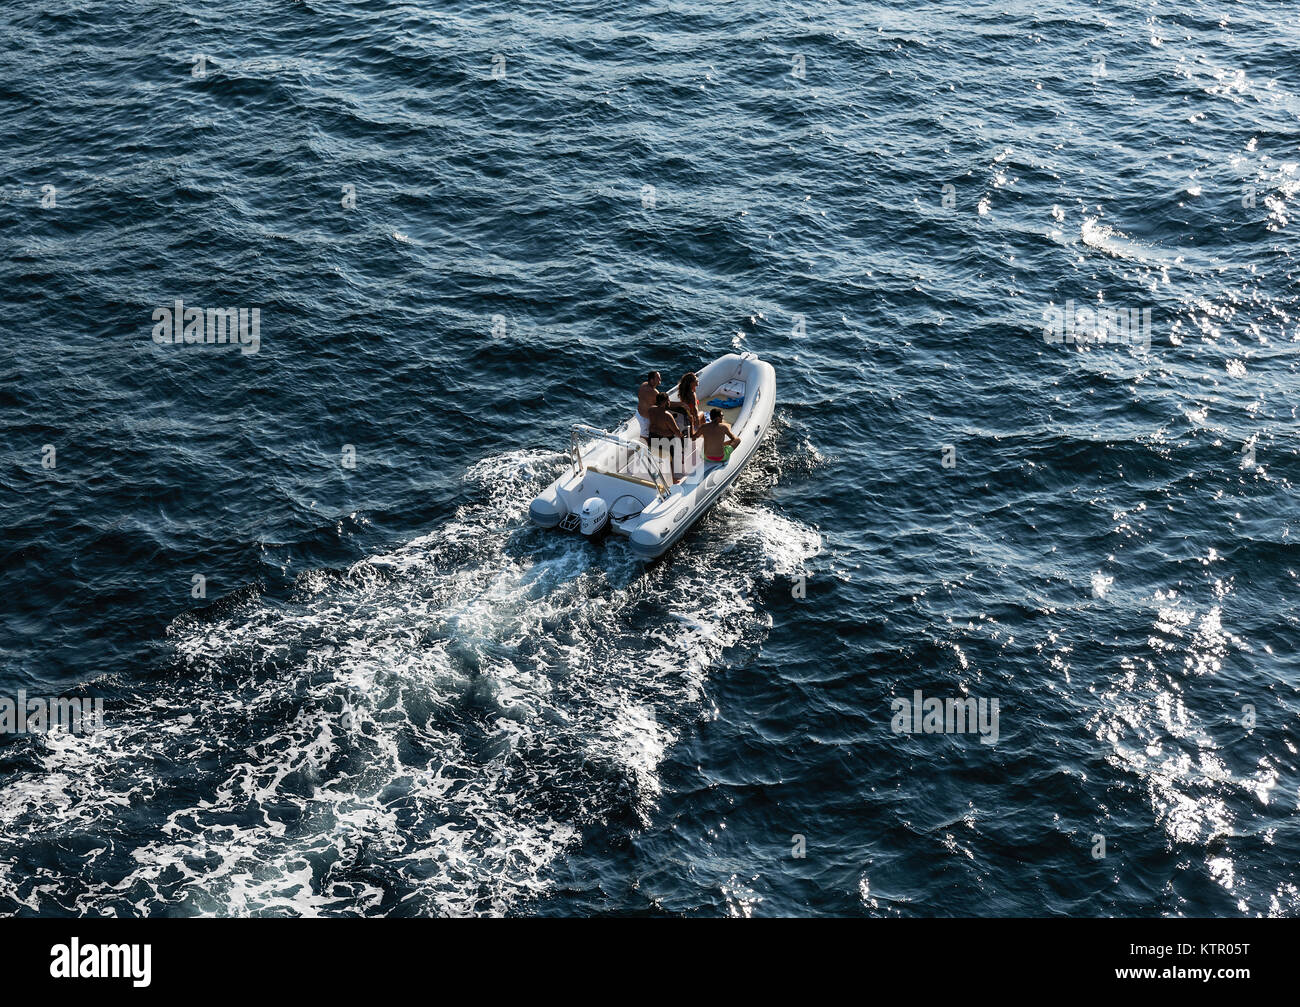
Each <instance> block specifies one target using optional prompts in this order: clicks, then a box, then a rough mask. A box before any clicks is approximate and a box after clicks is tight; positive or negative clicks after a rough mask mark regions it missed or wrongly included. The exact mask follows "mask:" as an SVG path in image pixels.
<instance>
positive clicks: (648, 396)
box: [636, 371, 662, 444]
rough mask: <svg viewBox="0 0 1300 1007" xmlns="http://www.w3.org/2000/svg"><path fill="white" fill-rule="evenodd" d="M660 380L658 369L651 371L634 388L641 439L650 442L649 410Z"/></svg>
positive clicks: (652, 404)
mask: <svg viewBox="0 0 1300 1007" xmlns="http://www.w3.org/2000/svg"><path fill="white" fill-rule="evenodd" d="M661 380H662V378H660V376H659V372H658V371H651V372H650V373H649V374H647V375H646V376H645V380H644V381H642V382H641V387H640V388H638V389H637V390H636V422H637V425H638V426H639V427H640V429H641V439H642V440H643V441H645V442H646V444H649V443H650V410H652V409H653V408H654V407H655V396H656V395H658V394H659V393H658V388H659V382H660V381H661Z"/></svg>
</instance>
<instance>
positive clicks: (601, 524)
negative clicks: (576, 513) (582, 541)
mask: <svg viewBox="0 0 1300 1007" xmlns="http://www.w3.org/2000/svg"><path fill="white" fill-rule="evenodd" d="M608 527H609V508H608V507H606V506H605V501H604V500H602V499H601V498H600V497H588V498H587V499H586V501H584V502H583V505H582V524H581V525H580V528H581V530H582V534H584V535H586V536H587V538H596V537H597V536H598V535H600V533H601V532H603V531H605V529H606V528H608Z"/></svg>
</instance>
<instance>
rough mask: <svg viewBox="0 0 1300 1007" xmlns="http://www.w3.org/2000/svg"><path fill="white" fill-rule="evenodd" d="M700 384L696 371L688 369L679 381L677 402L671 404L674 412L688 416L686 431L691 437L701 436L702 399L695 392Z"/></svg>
mask: <svg viewBox="0 0 1300 1007" xmlns="http://www.w3.org/2000/svg"><path fill="white" fill-rule="evenodd" d="M699 385H700V379H699V378H697V377H696V376H695V372H694V371H687V372H686V373H685V374H683V375H682V380H681V381H679V382H677V402H676V403H675V404H674V405H672V406H669V408H670V409H671V410H672V411H673V412H675V413H680V414H681V415H682V416H684V417H686V432H687V433H688V434H689V435H690V436H691V437H698V436H700V400H699V398H698V397H697V396H696V394H695V390H696V389H697V388H698V387H699Z"/></svg>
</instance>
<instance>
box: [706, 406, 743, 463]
mask: <svg viewBox="0 0 1300 1007" xmlns="http://www.w3.org/2000/svg"><path fill="white" fill-rule="evenodd" d="M700 436H701V437H703V438H704V458H705V460H706V461H711V462H725V461H726V460H727V459H729V458H730V457H731V452H732V450H733V449H735V448H738V447H740V438H739V437H737V436H736V435H735V434H733V433H732V432H731V426H730V425H729V424H727V423H723V422H722V410H721V409H719V408H717V407H716V406H715V407H714V408H712V409H710V410H709V422H708V423H706V424H704V426H702V427H700Z"/></svg>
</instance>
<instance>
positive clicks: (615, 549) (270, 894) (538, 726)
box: [0, 451, 820, 915]
mask: <svg viewBox="0 0 1300 1007" xmlns="http://www.w3.org/2000/svg"><path fill="white" fill-rule="evenodd" d="M562 461H563V459H562V456H560V455H558V454H554V453H549V452H530V451H516V452H511V453H508V454H503V455H498V456H495V457H492V458H489V459H486V460H484V461H483V462H481V463H479V464H478V465H476V466H474V467H473V468H472V469H471V470H470V471H469V472H468V473H467V475H466V482H467V491H468V492H467V497H469V498H470V499H473V500H475V501H476V502H474V503H472V504H469V505H467V506H465V507H463V508H461V510H460V511H459V512H458V513H457V514H456V516H455V517H454V518H453V519H452V520H451V521H449V522H448V523H447V524H446V525H444V526H443V527H441V528H439V529H438V530H437V531H435V532H434V533H432V534H430V535H427V536H425V537H422V538H419V539H417V540H415V541H412V542H410V543H408V544H406V545H405V546H403V547H401V548H400V549H397V550H395V551H393V552H391V553H388V554H385V555H379V556H374V557H371V558H369V559H367V560H365V561H363V562H361V563H358V564H357V565H355V566H354V567H353V568H352V569H350V570H348V571H347V572H346V573H330V572H319V571H318V572H314V573H312V574H308V575H304V576H303V577H302V578H300V580H299V582H298V584H297V589H296V591H295V593H294V595H293V597H291V598H289V599H287V600H284V599H271V598H268V597H262V596H256V595H254V596H251V597H245V598H243V599H241V600H237V601H233V602H231V601H226V602H223V603H219V604H218V605H216V606H214V607H213V608H211V609H208V610H205V611H203V612H199V613H195V614H186V615H184V616H181V617H180V618H178V619H176V620H175V622H174V623H173V624H172V626H171V627H170V628H169V630H168V639H167V647H168V650H169V659H168V661H167V662H166V663H165V670H163V671H161V672H159V673H158V674H156V675H155V676H153V677H152V678H151V679H150V680H149V681H148V682H147V683H146V684H145V685H144V686H142V687H139V688H138V689H137V692H136V693H135V695H134V697H133V698H132V699H131V700H130V701H128V702H125V703H122V704H118V705H117V707H116V708H113V707H110V708H109V709H108V710H107V711H106V724H105V727H104V729H103V730H102V731H100V732H99V733H97V734H95V735H92V736H83V737H72V736H68V735H58V736H53V735H52V736H46V737H37V738H32V739H30V741H29V742H25V743H24V744H26V745H27V746H28V747H27V749H26V751H25V752H24V753H23V755H22V758H21V763H20V767H19V768H18V769H17V770H15V771H13V772H8V771H6V772H5V773H4V776H5V777H6V778H7V779H6V781H5V785H4V786H3V788H0V892H4V893H6V894H5V895H0V911H3V912H6V913H28V912H31V913H34V912H40V913H44V914H59V913H76V914H92V915H166V914H176V915H280V914H286V915H287V914H293V915H425V914H432V913H436V914H448V915H470V914H502V913H507V912H512V911H518V910H519V909H520V908H521V907H522V906H525V905H526V904H527V903H528V902H529V901H530V900H532V899H535V898H536V897H538V896H540V895H542V894H543V893H544V892H545V891H546V890H547V888H548V867H549V866H550V865H551V864H552V863H553V862H554V861H555V860H556V858H557V857H559V856H560V855H561V854H562V853H563V851H564V850H565V849H567V848H569V847H570V846H572V845H573V844H576V843H578V842H580V841H581V839H582V837H583V834H584V830H587V829H599V828H616V829H624V830H632V829H635V828H637V827H639V826H640V825H642V824H644V823H645V822H647V821H648V816H649V815H650V814H651V813H652V811H653V808H654V804H655V799H656V795H657V794H658V790H659V782H658V768H659V764H660V762H661V760H662V758H663V756H664V753H665V752H666V751H667V750H668V749H669V747H670V746H671V745H672V744H673V743H674V741H675V740H676V739H677V737H678V736H679V735H680V733H681V732H682V731H683V730H684V729H685V728H687V727H689V725H690V723H691V721H692V720H693V719H694V718H695V717H696V716H698V715H699V713H700V698H701V689H702V686H703V684H704V682H705V680H706V676H707V674H708V672H709V669H710V668H711V667H713V666H715V665H716V664H717V663H718V662H719V660H720V658H721V657H722V655H723V652H724V651H725V650H727V649H728V648H732V647H752V646H755V645H757V644H758V643H761V641H762V639H763V636H764V634H765V631H766V618H765V616H764V615H763V614H762V609H761V605H760V604H759V603H758V599H759V598H760V597H761V593H762V591H763V590H764V588H765V586H766V585H768V584H769V583H770V582H771V580H772V579H773V578H774V577H776V576H780V575H788V574H794V573H797V572H798V571H799V570H801V569H802V564H803V563H804V562H805V561H806V560H807V559H808V558H809V557H810V556H811V555H813V554H815V553H816V552H817V550H818V549H819V548H820V538H819V536H818V535H817V533H816V532H814V531H812V530H810V529H808V528H806V527H804V526H802V525H799V524H797V523H796V522H793V521H790V520H788V519H786V518H783V517H779V516H777V515H775V514H772V513H770V512H768V511H766V510H763V509H761V508H755V507H752V506H747V505H745V504H743V503H741V502H738V500H737V499H728V500H726V501H724V502H723V503H722V504H720V505H719V506H718V507H717V508H716V509H715V511H714V513H713V514H711V515H710V517H709V519H708V522H707V524H706V526H704V527H713V528H714V533H713V534H707V533H705V532H704V531H703V528H702V530H701V531H700V532H697V533H696V537H695V538H694V539H693V540H692V542H691V543H688V544H686V545H685V546H684V547H685V548H689V549H690V556H689V562H674V560H673V558H672V557H669V558H668V559H667V560H666V561H665V562H663V563H660V564H658V565H657V566H655V567H652V568H650V569H648V570H647V569H645V568H644V567H643V566H642V565H641V564H640V563H639V562H638V561H636V560H635V559H634V558H633V556H632V555H631V553H630V552H629V551H628V550H627V549H626V547H625V546H623V545H622V544H621V543H615V544H611V545H610V546H608V547H607V548H604V549H599V548H596V547H593V546H591V545H589V544H587V543H585V542H583V541H581V540H580V539H578V538H577V537H573V538H568V537H563V538H561V537H557V536H554V535H547V534H546V533H545V532H540V531H535V530H533V529H531V528H530V527H528V526H527V524H526V520H525V515H526V509H527V505H528V501H529V499H530V498H531V497H532V496H533V494H535V493H536V492H537V489H538V488H539V486H541V485H543V484H544V483H545V481H546V480H547V479H549V478H550V477H551V476H553V474H554V473H555V471H557V469H558V467H559V466H560V465H561V464H562ZM740 495H741V496H742V497H743V492H742V493H741V494H740ZM715 522H717V523H718V525H714V523H715ZM146 807H147V808H148V809H149V815H148V819H149V820H150V821H155V822H156V821H157V819H158V818H164V819H165V825H164V826H163V827H162V828H161V830H160V829H159V828H158V827H157V826H156V825H152V826H146V825H145V824H144V823H145V820H146V819H145V817H144V815H143V814H142V809H144V808H146ZM160 812H161V814H160ZM52 851H55V852H52ZM51 856H53V857H56V858H57V860H58V862H59V864H60V870H59V871H58V873H57V874H54V873H51V872H50V871H49V870H48V868H42V867H39V866H37V865H39V864H42V863H49V859H48V858H49V857H51Z"/></svg>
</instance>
